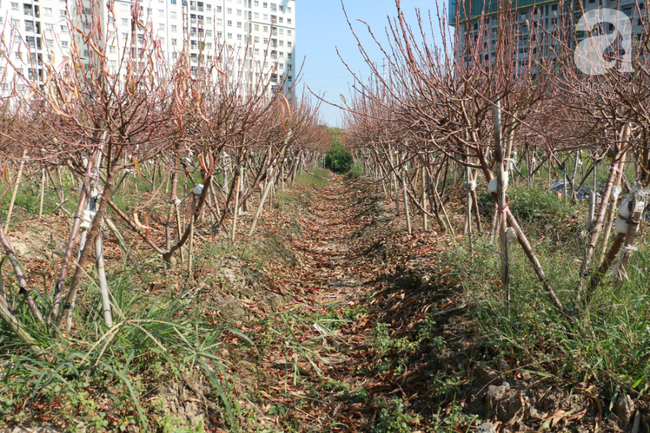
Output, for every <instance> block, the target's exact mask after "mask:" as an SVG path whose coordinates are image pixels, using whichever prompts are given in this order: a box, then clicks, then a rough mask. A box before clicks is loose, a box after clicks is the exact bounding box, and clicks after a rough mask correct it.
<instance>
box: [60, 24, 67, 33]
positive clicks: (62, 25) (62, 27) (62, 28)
mask: <svg viewBox="0 0 650 433" xmlns="http://www.w3.org/2000/svg"><path fill="white" fill-rule="evenodd" d="M61 32H62V33H68V25H67V24H61Z"/></svg>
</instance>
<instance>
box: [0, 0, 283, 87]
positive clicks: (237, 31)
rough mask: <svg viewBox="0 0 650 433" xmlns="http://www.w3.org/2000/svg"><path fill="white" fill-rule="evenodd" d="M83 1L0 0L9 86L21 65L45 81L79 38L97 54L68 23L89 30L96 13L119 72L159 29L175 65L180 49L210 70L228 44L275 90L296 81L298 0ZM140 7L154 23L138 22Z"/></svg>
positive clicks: (197, 67) (1, 66) (195, 67)
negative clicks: (48, 68)
mask: <svg viewBox="0 0 650 433" xmlns="http://www.w3.org/2000/svg"><path fill="white" fill-rule="evenodd" d="M79 4H80V5H81V4H83V10H77V9H81V7H79V8H77V7H76V6H75V4H74V2H73V1H69V2H66V1H64V0H63V1H62V0H15V1H10V0H0V31H2V33H3V39H4V41H5V43H4V46H3V47H2V49H3V52H6V57H8V59H7V58H5V59H0V72H5V83H3V84H4V86H5V88H7V87H8V86H9V85H10V84H9V82H10V81H11V80H12V76H13V72H12V71H13V69H14V68H15V69H18V70H19V71H20V72H21V73H22V74H24V75H25V76H26V77H29V79H31V80H41V81H43V80H45V79H46V77H44V70H43V63H47V62H50V61H53V62H54V63H55V64H60V63H61V62H62V61H63V60H64V59H65V57H66V56H68V55H69V49H70V46H71V38H73V37H75V38H77V39H76V41H77V44H78V46H79V47H80V50H81V53H80V54H81V55H82V56H83V57H84V58H88V59H90V57H91V56H93V55H94V54H93V48H92V47H90V46H86V45H85V44H84V41H83V39H82V37H81V34H79V33H78V32H74V29H72V30H71V29H69V28H68V27H69V23H70V22H71V21H72V22H73V23H74V26H79V27H80V28H81V26H85V27H86V29H89V23H90V20H89V17H91V16H95V17H97V16H99V17H100V20H101V25H102V29H105V30H104V31H105V32H106V35H105V36H106V38H105V41H106V45H107V46H106V50H105V53H106V57H107V58H108V61H109V68H110V69H111V70H113V72H118V71H117V70H118V69H119V67H120V62H119V61H120V59H121V58H122V54H123V51H124V50H125V49H131V50H134V51H136V52H137V54H138V55H139V56H142V57H145V56H146V54H147V53H146V52H145V51H146V50H147V48H148V47H149V48H150V46H151V44H148V45H147V43H146V42H147V38H146V36H145V31H146V30H147V29H151V30H153V34H154V38H156V39H157V40H158V42H159V44H160V47H161V48H162V53H163V55H164V56H165V57H166V60H167V61H168V62H169V63H170V64H173V63H174V61H175V60H176V59H177V57H178V55H179V53H180V52H182V51H185V52H187V53H189V55H190V63H191V66H190V67H191V72H192V74H200V73H202V72H203V71H205V70H206V69H207V68H206V66H207V65H209V64H211V63H212V62H213V59H214V56H215V54H216V53H218V52H219V51H220V50H221V49H222V48H224V47H225V49H227V50H228V51H229V53H230V55H231V56H232V57H235V58H236V61H237V63H238V66H239V67H240V68H241V70H242V71H245V73H244V74H242V76H243V77H245V80H248V81H255V80H256V79H257V78H259V76H260V74H269V75H271V80H272V85H273V90H274V91H285V90H286V89H287V88H289V87H290V86H291V85H292V84H293V82H294V80H295V73H296V71H295V68H294V66H295V58H296V51H295V49H296V47H295V43H296V42H295V41H296V11H295V0H275V1H274V2H273V1H263V0H205V1H197V0H144V1H139V2H136V1H131V0H112V1H110V2H105V1H103V0H102V1H95V2H90V1H88V0H84V1H83V3H79ZM93 8H99V10H93ZM134 8H139V9H134ZM134 12H135V13H139V16H140V19H139V21H140V22H141V23H146V28H143V27H142V26H136V25H133V20H132V17H133V14H134ZM69 18H72V20H70V19H69ZM133 38H136V40H135V41H133V40H132V39H133ZM28 53H30V54H31V56H30V55H28ZM133 54H135V53H133Z"/></svg>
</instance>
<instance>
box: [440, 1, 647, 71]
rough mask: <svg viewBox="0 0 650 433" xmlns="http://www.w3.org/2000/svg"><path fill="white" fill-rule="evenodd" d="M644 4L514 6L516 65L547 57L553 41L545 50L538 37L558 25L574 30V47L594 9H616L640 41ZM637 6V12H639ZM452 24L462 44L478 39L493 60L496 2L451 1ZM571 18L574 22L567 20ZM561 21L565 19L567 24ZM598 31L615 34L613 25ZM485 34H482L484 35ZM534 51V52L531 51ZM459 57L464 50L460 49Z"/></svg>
mask: <svg viewBox="0 0 650 433" xmlns="http://www.w3.org/2000/svg"><path fill="white" fill-rule="evenodd" d="M644 3H645V0H636V1H635V0H583V2H582V7H581V5H580V2H579V1H578V0H568V1H560V0H551V1H533V0H520V1H518V2H515V3H513V6H512V10H513V11H515V12H516V14H515V15H516V18H515V20H516V25H517V37H518V53H517V54H516V59H513V61H517V62H519V63H521V64H522V65H523V64H524V63H526V62H528V59H529V56H531V57H533V58H535V57H534V56H545V55H547V54H548V53H549V52H551V51H550V50H548V44H549V43H553V41H552V38H545V41H544V43H543V44H541V45H542V46H541V47H539V48H540V50H538V46H539V45H540V44H535V43H534V42H535V37H536V36H537V35H542V34H546V35H553V34H557V30H559V27H558V26H559V25H562V24H561V23H563V22H564V23H566V24H569V25H571V26H572V27H571V28H569V29H567V30H568V32H567V34H568V35H569V36H570V38H571V39H570V41H569V43H570V44H571V45H572V46H573V47H575V46H577V44H579V43H580V42H581V41H582V40H584V39H585V38H586V37H587V36H588V35H587V34H586V32H584V31H577V29H576V24H577V23H578V21H579V20H580V18H582V15H583V9H584V12H585V13H587V12H589V11H592V10H594V9H599V8H609V9H615V10H619V11H621V12H623V13H624V14H626V15H627V16H628V17H629V18H630V21H631V22H632V29H631V30H632V34H631V39H634V38H635V37H637V38H638V37H639V36H641V34H642V27H643V24H644V23H643V21H644V20H645V17H646V11H645V4H644ZM637 4H638V8H637ZM448 8H449V9H448V11H449V17H448V20H449V23H450V25H452V26H454V27H456V31H457V32H459V36H460V40H461V41H466V40H467V38H466V37H467V33H468V32H469V40H470V41H473V42H474V43H476V42H478V40H479V36H482V37H481V38H480V39H481V41H482V44H483V47H482V49H483V53H484V56H485V59H486V60H487V59H488V58H490V56H491V57H492V58H493V57H494V55H495V46H496V40H497V28H498V25H497V24H498V23H497V1H496V0H492V1H485V0H449V4H448ZM569 16H572V19H568V18H569ZM560 17H563V18H565V19H564V20H562V19H560ZM598 27H599V28H595V29H594V30H595V31H600V32H602V33H611V32H612V31H614V25H613V24H606V25H605V24H601V25H599V26H598ZM481 32H482V34H481ZM531 47H532V48H531ZM458 49H459V54H460V51H462V50H463V47H462V46H460V47H458Z"/></svg>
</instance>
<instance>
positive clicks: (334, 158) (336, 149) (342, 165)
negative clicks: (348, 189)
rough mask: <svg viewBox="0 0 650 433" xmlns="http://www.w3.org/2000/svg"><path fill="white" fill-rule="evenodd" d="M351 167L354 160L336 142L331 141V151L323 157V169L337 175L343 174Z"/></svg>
mask: <svg viewBox="0 0 650 433" xmlns="http://www.w3.org/2000/svg"><path fill="white" fill-rule="evenodd" d="M353 165H354V159H353V158H352V155H351V154H350V152H348V151H346V150H345V149H344V148H343V146H341V145H340V144H339V143H338V142H337V141H333V143H332V149H331V150H330V151H329V152H327V155H325V168H326V169H328V170H330V171H332V172H334V173H337V174H345V173H347V172H348V171H350V169H351V168H352V166H353Z"/></svg>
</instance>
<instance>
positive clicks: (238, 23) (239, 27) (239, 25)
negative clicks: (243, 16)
mask: <svg viewBox="0 0 650 433" xmlns="http://www.w3.org/2000/svg"><path fill="white" fill-rule="evenodd" d="M237 28H238V29H241V21H237Z"/></svg>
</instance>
